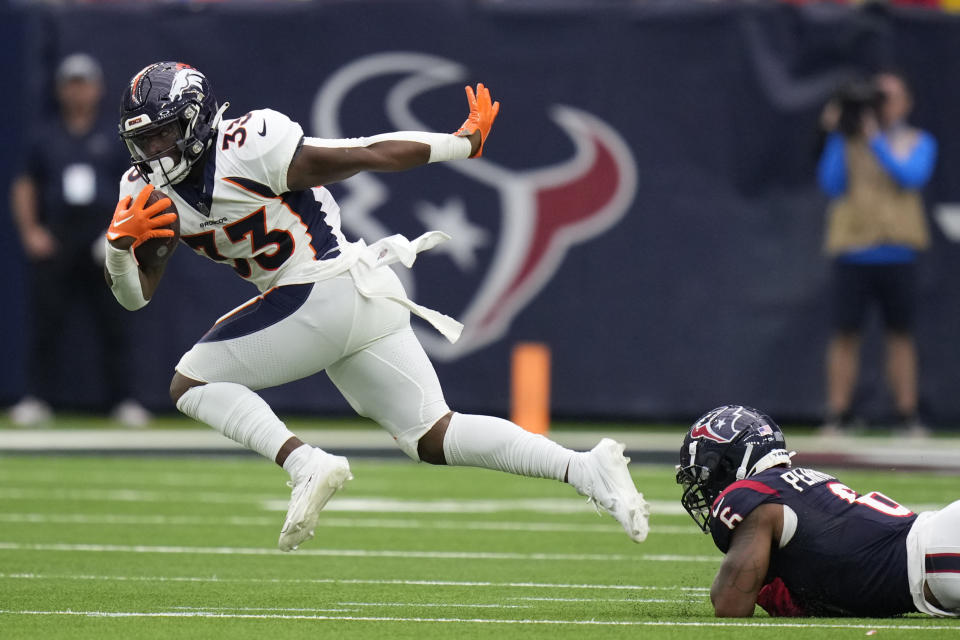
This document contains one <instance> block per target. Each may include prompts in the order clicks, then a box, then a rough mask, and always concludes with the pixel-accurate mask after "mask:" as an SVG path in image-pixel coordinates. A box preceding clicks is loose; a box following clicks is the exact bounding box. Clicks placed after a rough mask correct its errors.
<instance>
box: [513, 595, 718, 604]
mask: <svg viewBox="0 0 960 640" xmlns="http://www.w3.org/2000/svg"><path fill="white" fill-rule="evenodd" d="M703 595H705V594H701V595H700V596H699V597H694V596H693V595H692V594H691V596H690V597H688V598H538V597H534V596H513V597H510V598H508V599H509V600H523V601H531V602H636V603H647V602H671V603H675V604H689V603H694V602H702V601H703Z"/></svg>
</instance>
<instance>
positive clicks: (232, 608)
mask: <svg viewBox="0 0 960 640" xmlns="http://www.w3.org/2000/svg"><path fill="white" fill-rule="evenodd" d="M170 608H171V609H177V610H178V611H179V610H183V611H297V612H303V613H306V612H310V613H357V612H358V611H361V609H317V608H315V607H309V608H308V607H170Z"/></svg>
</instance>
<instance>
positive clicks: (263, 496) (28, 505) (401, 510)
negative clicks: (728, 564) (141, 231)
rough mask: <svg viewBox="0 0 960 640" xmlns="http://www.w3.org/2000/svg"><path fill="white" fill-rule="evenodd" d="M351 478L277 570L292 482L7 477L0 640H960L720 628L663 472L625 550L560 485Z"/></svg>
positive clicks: (181, 466)
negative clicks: (781, 639)
mask: <svg viewBox="0 0 960 640" xmlns="http://www.w3.org/2000/svg"><path fill="white" fill-rule="evenodd" d="M352 466H353V471H354V475H355V476H356V478H355V480H353V481H352V482H351V483H349V484H348V485H347V488H346V490H345V491H343V492H342V493H339V494H338V495H337V497H335V498H334V500H333V501H332V502H331V503H330V505H329V507H328V510H327V511H325V512H324V515H323V518H322V520H321V526H320V527H318V529H317V537H316V538H315V539H313V540H311V541H309V542H308V543H306V544H305V545H304V546H303V548H302V549H301V550H300V551H297V552H294V553H292V554H283V553H281V552H279V551H277V550H276V539H277V535H278V532H279V528H280V524H281V522H282V520H283V515H284V511H285V509H286V499H287V497H288V489H287V488H286V486H285V485H284V481H285V480H286V477H285V474H284V473H283V472H282V471H280V470H279V469H277V468H275V467H274V466H273V465H271V464H269V463H267V462H265V461H263V460H261V459H259V458H255V457H252V456H250V457H226V458H223V457H220V458H210V459H201V458H177V457H174V458H135V457H115V458H91V457H40V456H24V457H4V458H0V638H3V639H8V638H31V639H34V638H181V637H183V638H186V637H190V638H221V637H229V638H231V639H239V638H264V637H274V638H284V639H287V638H316V637H325V638H391V639H392V638H418V639H422V638H451V637H454V638H457V639H458V640H461V639H465V638H474V637H494V636H496V637H499V638H531V637H543V638H551V639H559V638H581V637H602V638H638V637H642V638H645V639H646V638H671V639H672V638H701V637H703V636H704V633H705V630H704V626H705V625H710V626H712V627H713V628H711V629H710V631H709V635H710V637H711V638H713V637H717V638H771V637H774V636H775V634H790V637H791V638H831V639H832V638H857V637H863V636H864V635H865V634H867V633H868V632H869V631H870V630H876V634H875V635H877V636H880V637H889V638H894V637H896V638H921V639H927V638H939V637H951V638H956V637H960V623H958V621H954V620H937V619H932V618H927V617H924V616H921V615H919V614H917V615H911V616H906V617H903V618H897V619H891V620H849V619H845V620H840V619H836V620H832V619H824V620H816V621H810V620H782V619H780V620H777V619H771V618H768V617H766V614H764V613H763V612H762V611H759V610H758V612H759V613H758V615H757V616H756V617H755V618H754V619H752V620H747V621H735V622H729V621H718V620H715V619H714V618H713V617H712V609H711V608H710V605H709V597H708V587H709V584H710V581H711V579H712V577H713V574H714V572H715V571H716V569H717V566H718V563H719V558H720V555H719V553H718V552H717V551H716V550H715V549H714V548H713V545H712V543H711V542H710V540H709V538H708V537H707V536H704V535H702V534H700V533H699V531H698V529H696V527H695V525H694V524H693V522H692V521H691V520H690V519H689V517H688V516H687V515H686V514H685V513H683V512H682V511H681V510H680V508H679V505H678V504H677V502H676V499H677V487H676V485H674V484H673V473H672V469H670V468H668V467H642V466H636V467H634V468H633V472H634V475H635V479H636V481H637V483H638V485H639V486H640V487H641V489H642V490H643V491H644V492H645V494H646V495H647V497H648V499H650V500H652V503H653V507H654V511H655V515H654V516H653V519H652V525H653V530H652V533H651V535H650V537H649V539H648V540H647V542H645V543H644V544H642V545H636V544H634V543H632V542H630V541H629V540H628V538H627V537H626V535H624V534H623V533H622V531H621V530H620V529H619V526H618V525H617V524H616V523H615V522H614V521H613V520H612V519H610V518H609V517H607V516H603V517H601V516H598V515H597V514H596V513H595V512H594V511H593V509H592V507H590V506H589V505H587V504H586V503H585V502H584V501H583V499H582V498H580V497H579V496H577V495H576V494H575V493H574V492H573V491H572V490H571V489H570V488H569V487H566V486H563V485H561V484H558V483H555V482H550V481H546V480H530V479H524V478H515V477H511V476H507V475H504V474H497V473H493V472H490V471H483V470H475V469H449V468H435V467H429V466H426V465H415V464H413V463H411V462H377V461H362V460H356V461H354V462H353V465H352ZM841 478H842V479H843V480H844V481H845V482H846V483H847V484H849V485H850V486H852V487H854V488H856V489H860V490H879V491H883V492H885V493H887V494H888V495H891V496H893V497H895V498H896V499H898V500H900V501H901V502H903V503H905V504H907V505H908V506H911V507H912V508H914V509H920V508H932V507H935V506H940V505H943V504H946V503H947V502H949V501H951V500H952V499H954V498H956V497H957V494H958V491H957V476H950V475H936V474H920V473H912V474H889V473H887V474H883V473H865V472H843V473H841ZM871 635H874V634H871Z"/></svg>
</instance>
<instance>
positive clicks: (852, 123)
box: [834, 80, 886, 138]
mask: <svg viewBox="0 0 960 640" xmlns="http://www.w3.org/2000/svg"><path fill="white" fill-rule="evenodd" d="M834 100H836V101H837V104H839V105H840V122H839V125H838V128H839V129H840V133H841V134H843V135H844V136H846V137H848V138H850V137H854V136H857V135H859V134H860V133H862V129H863V116H864V114H866V113H868V112H872V113H873V114H874V115H875V116H877V118H879V117H880V108H881V107H882V106H883V103H884V101H885V100H886V94H884V93H883V91H881V90H880V87H878V86H877V84H876V83H875V82H873V81H871V80H859V81H856V82H851V83H850V84H847V85H844V86H843V87H840V89H838V90H837V92H836V94H834Z"/></svg>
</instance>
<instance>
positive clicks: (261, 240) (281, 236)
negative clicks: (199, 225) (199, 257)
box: [181, 207, 294, 278]
mask: <svg viewBox="0 0 960 640" xmlns="http://www.w3.org/2000/svg"><path fill="white" fill-rule="evenodd" d="M223 231H224V233H226V234H227V238H228V239H229V240H230V242H232V243H233V244H239V243H241V242H243V241H244V240H245V239H246V238H248V237H249V238H250V248H251V251H252V253H253V254H255V255H253V261H254V262H256V263H257V265H258V266H260V268H261V269H265V270H267V271H274V270H276V269H279V268H280V267H281V266H282V265H283V263H284V262H286V261H287V260H288V259H289V258H290V256H292V255H293V249H294V241H293V236H292V235H290V232H288V231H282V230H279V229H273V230H271V231H268V230H267V217H266V209H265V208H264V207H260V208H259V209H257V210H256V211H254V212H253V213H251V214H250V215H249V216H247V217H246V218H243V219H241V220H237V221H236V222H232V223H230V224H228V225H227V226H225V227H223ZM181 239H182V240H183V241H184V242H186V243H187V245H188V246H189V247H190V248H191V249H193V250H194V251H196V252H198V253H203V254H206V256H207V257H208V258H210V259H212V260H216V261H217V262H226V261H227V260H233V270H234V271H236V272H237V274H238V275H239V276H240V277H241V278H249V277H250V274H251V273H252V270H251V268H250V261H249V260H247V259H245V258H228V257H227V256H225V255H223V254H222V253H220V251H219V250H218V249H217V240H216V230H212V231H204V232H203V233H198V234H196V235H191V236H183V237H182V238H181ZM270 245H273V246H275V247H276V249H274V250H273V252H272V253H268V252H263V253H259V254H258V253H257V252H258V251H261V250H262V249H265V248H267V247H269V246H270Z"/></svg>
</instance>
